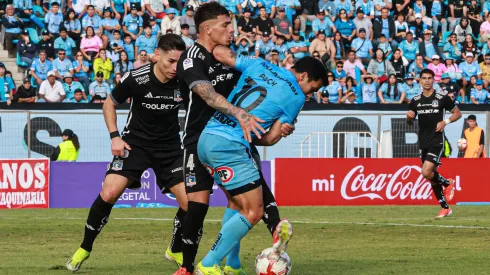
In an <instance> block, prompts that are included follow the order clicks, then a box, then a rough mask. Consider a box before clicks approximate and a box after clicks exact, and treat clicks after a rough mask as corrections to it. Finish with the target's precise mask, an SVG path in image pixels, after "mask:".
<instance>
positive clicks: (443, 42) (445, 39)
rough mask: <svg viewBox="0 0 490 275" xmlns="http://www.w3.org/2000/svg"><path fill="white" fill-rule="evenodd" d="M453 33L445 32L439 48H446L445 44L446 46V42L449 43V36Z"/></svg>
mask: <svg viewBox="0 0 490 275" xmlns="http://www.w3.org/2000/svg"><path fill="white" fill-rule="evenodd" d="M451 33H452V32H450V31H447V32H444V33H443V34H442V39H441V40H440V41H439V43H438V45H437V46H439V47H443V46H444V44H446V42H447V38H448V37H449V35H450V34H451Z"/></svg>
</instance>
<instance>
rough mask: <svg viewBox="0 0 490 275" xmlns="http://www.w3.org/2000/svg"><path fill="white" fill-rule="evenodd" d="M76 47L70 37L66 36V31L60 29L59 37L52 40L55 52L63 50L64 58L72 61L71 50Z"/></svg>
mask: <svg viewBox="0 0 490 275" xmlns="http://www.w3.org/2000/svg"><path fill="white" fill-rule="evenodd" d="M76 46H77V45H76V43H75V41H73V39H71V37H69V36H68V34H67V32H66V29H65V28H61V29H60V37H58V38H56V39H55V40H54V49H55V50H64V51H65V52H66V57H67V58H69V59H70V60H74V59H75V58H74V57H73V53H72V49H73V48H75V47H76Z"/></svg>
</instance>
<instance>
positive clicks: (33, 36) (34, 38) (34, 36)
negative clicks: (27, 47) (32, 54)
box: [26, 28, 40, 45]
mask: <svg viewBox="0 0 490 275" xmlns="http://www.w3.org/2000/svg"><path fill="white" fill-rule="evenodd" d="M26 30H27V31H28V32H29V38H30V39H31V41H32V43H34V44H36V45H37V43H39V41H40V39H39V35H38V34H37V31H36V30H35V29H33V28H26Z"/></svg>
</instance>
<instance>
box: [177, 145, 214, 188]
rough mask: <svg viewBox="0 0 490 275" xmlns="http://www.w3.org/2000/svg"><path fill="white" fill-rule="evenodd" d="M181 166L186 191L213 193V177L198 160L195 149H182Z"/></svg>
mask: <svg viewBox="0 0 490 275" xmlns="http://www.w3.org/2000/svg"><path fill="white" fill-rule="evenodd" d="M183 168H184V178H185V191H186V193H195V192H200V191H210V192H211V193H213V185H214V179H213V177H212V176H211V175H210V174H209V172H208V170H206V168H205V167H204V165H202V163H201V161H200V160H199V156H198V154H197V149H184V166H183Z"/></svg>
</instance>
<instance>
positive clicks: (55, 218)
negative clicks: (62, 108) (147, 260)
mask: <svg viewBox="0 0 490 275" xmlns="http://www.w3.org/2000/svg"><path fill="white" fill-rule="evenodd" d="M3 219H5V220H10V218H0V220H3ZM14 219H16V220H17V219H19V218H14ZM34 219H35V220H85V219H86V218H79V217H36V218H34ZM113 219H114V220H141V221H166V222H167V221H168V222H173V221H174V219H169V218H113ZM467 220H470V219H467ZM205 221H206V222H221V220H217V219H206V220H205ZM291 223H293V224H295V223H296V224H334V225H371V226H400V227H432V228H452V229H485V230H490V227H488V226H471V225H444V224H416V223H392V222H342V221H340V222H334V221H311V220H303V221H300V220H297V221H296V220H291Z"/></svg>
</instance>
